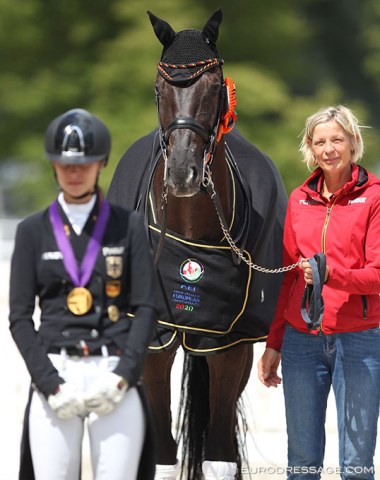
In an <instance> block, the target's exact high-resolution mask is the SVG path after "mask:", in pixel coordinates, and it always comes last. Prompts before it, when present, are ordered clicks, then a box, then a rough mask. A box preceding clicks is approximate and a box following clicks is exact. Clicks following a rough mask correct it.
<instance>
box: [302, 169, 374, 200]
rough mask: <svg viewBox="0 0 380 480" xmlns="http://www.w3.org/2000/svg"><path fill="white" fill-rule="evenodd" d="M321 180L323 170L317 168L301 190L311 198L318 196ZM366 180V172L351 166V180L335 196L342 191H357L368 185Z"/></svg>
mask: <svg viewBox="0 0 380 480" xmlns="http://www.w3.org/2000/svg"><path fill="white" fill-rule="evenodd" d="M323 178H324V177H323V170H322V169H321V168H320V167H318V168H317V169H316V170H314V172H313V173H312V174H311V175H310V177H309V178H307V179H306V180H305V182H304V183H303V184H302V185H301V190H302V191H304V192H306V193H308V194H309V195H311V196H312V197H315V196H316V195H318V196H319V195H320V193H321V189H322V183H323ZM368 179H369V178H368V172H367V170H366V169H365V168H363V167H361V166H359V165H356V164H353V165H352V169H351V179H350V180H349V181H348V182H347V183H345V184H344V185H343V187H342V188H341V189H340V190H338V192H336V194H338V193H339V192H342V191H346V192H348V191H353V190H356V189H359V188H361V187H362V186H364V185H366V184H367V183H368Z"/></svg>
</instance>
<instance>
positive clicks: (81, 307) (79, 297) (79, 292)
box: [67, 287, 92, 315]
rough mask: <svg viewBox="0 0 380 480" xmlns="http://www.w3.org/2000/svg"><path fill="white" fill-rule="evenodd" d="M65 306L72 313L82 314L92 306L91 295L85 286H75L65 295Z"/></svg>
mask: <svg viewBox="0 0 380 480" xmlns="http://www.w3.org/2000/svg"><path fill="white" fill-rule="evenodd" d="M67 307H68V309H69V310H70V312H71V313H73V314H74V315H84V314H85V313H87V312H89V311H90V308H91V307H92V295H91V292H90V291H89V290H87V288H84V287H76V288H73V290H71V292H70V293H69V294H68V295H67Z"/></svg>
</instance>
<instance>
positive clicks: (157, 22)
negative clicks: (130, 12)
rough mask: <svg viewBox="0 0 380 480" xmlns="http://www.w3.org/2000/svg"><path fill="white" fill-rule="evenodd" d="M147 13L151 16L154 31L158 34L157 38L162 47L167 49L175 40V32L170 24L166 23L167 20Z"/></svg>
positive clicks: (148, 12)
mask: <svg viewBox="0 0 380 480" xmlns="http://www.w3.org/2000/svg"><path fill="white" fill-rule="evenodd" d="M146 13H147V14H148V15H149V18H150V23H151V24H152V26H153V30H154V33H155V34H156V37H157V38H158V40H159V41H160V42H161V43H162V45H163V46H164V47H166V46H167V45H169V44H170V43H171V41H172V40H173V37H174V35H175V31H174V30H173V29H172V27H171V26H170V25H169V24H168V22H165V20H162V19H161V18H158V17H156V15H154V14H153V13H152V12H150V11H149V10H148V11H147V12H146Z"/></svg>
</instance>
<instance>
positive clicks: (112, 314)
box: [107, 305, 120, 322]
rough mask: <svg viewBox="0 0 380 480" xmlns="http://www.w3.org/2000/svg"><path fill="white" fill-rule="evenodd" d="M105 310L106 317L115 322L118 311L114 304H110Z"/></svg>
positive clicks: (118, 315)
mask: <svg viewBox="0 0 380 480" xmlns="http://www.w3.org/2000/svg"><path fill="white" fill-rule="evenodd" d="M107 312H108V318H109V319H110V320H111V322H117V321H118V320H119V318H120V311H119V309H118V308H117V306H116V305H110V306H109V307H108V308H107Z"/></svg>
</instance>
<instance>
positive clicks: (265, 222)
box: [107, 129, 287, 355]
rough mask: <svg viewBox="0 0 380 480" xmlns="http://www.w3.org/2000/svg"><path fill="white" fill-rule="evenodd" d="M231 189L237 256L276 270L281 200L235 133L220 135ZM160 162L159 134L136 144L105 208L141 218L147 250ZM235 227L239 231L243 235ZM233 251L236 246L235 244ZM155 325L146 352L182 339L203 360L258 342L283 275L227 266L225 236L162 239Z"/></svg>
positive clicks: (262, 159)
mask: <svg viewBox="0 0 380 480" xmlns="http://www.w3.org/2000/svg"><path fill="white" fill-rule="evenodd" d="M224 141H225V145H226V160H227V161H228V162H229V167H230V171H231V179H232V181H233V184H234V191H235V198H234V201H235V204H236V205H235V210H236V212H235V215H234V218H235V222H234V225H233V227H232V233H233V234H234V232H235V233H236V232H239V237H240V243H241V242H242V241H243V240H242V239H244V242H243V246H242V248H243V250H244V255H245V257H246V258H247V259H249V260H250V261H251V262H253V263H254V264H258V265H261V266H264V267H266V268H270V269H273V268H278V267H280V266H281V258H282V234H283V222H284V217H285V211H286V205H287V195H286V192H285V188H284V185H283V182H282V180H281V177H280V175H279V172H278V170H277V168H276V166H275V165H274V163H273V161H272V160H271V159H270V158H269V157H268V156H267V155H265V154H264V153H263V152H261V151H260V150H259V149H258V148H257V147H255V146H254V145H252V144H251V143H249V142H248V141H247V140H246V139H245V138H244V137H243V136H242V135H241V134H240V133H239V132H238V131H237V130H236V129H235V130H233V131H232V132H231V133H229V134H228V135H225V136H224ZM159 157H160V145H159V139H158V131H157V130H154V131H153V132H151V133H150V134H149V135H147V136H145V137H142V138H140V139H139V140H137V141H136V142H135V143H134V144H133V145H132V146H131V147H130V148H129V149H128V150H127V152H126V153H125V154H124V155H123V157H122V158H121V160H120V162H119V164H118V165H117V167H116V170H115V173H114V175H113V178H112V181H111V184H110V187H109V190H108V193H107V198H108V200H109V201H110V202H112V203H116V204H118V205H121V206H123V207H125V208H129V209H137V210H140V211H141V212H143V213H144V216H145V218H146V224H147V227H148V233H149V238H150V242H151V246H152V250H153V251H155V249H156V248H157V245H158V241H159V236H160V225H158V224H157V222H156V219H155V215H154V210H155V207H154V205H153V201H152V195H149V193H150V185H151V179H152V175H153V171H154V168H155V165H156V162H157V159H158V158H159ZM241 225H243V227H244V228H243V230H244V232H241V231H240V230H242V228H241ZM238 246H239V247H240V246H241V245H239V244H238ZM157 270H158V277H159V280H160V282H159V283H160V288H158V291H157V300H156V301H157V305H158V310H159V319H158V324H157V332H156V337H155V339H154V341H153V343H152V345H151V346H150V350H151V351H159V350H161V349H165V348H171V347H172V346H173V345H174V344H175V343H177V341H178V340H179V341H181V343H182V346H183V348H184V349H185V350H186V351H188V352H190V353H193V354H201V355H204V354H210V353H217V352H218V351H220V350H222V349H225V348H229V347H231V346H233V345H236V344H237V343H240V342H250V343H254V342H258V341H263V340H265V338H266V336H267V334H268V330H269V326H270V323H271V321H272V318H273V315H274V310H275V307H276V301H277V297H278V293H279V288H280V283H281V280H282V274H279V273H274V274H269V273H261V272H258V271H256V270H253V269H252V268H250V267H249V266H248V265H247V264H246V263H245V262H244V261H241V262H240V263H237V262H236V261H234V259H233V256H232V253H231V248H230V246H229V245H228V243H227V242H226V240H225V239H224V238H221V241H220V242H214V243H209V242H194V241H191V240H189V239H186V238H182V237H180V236H179V235H177V234H176V233H174V232H170V231H167V232H166V233H165V242H164V247H163V249H162V253H161V256H160V260H159V263H158V267H157Z"/></svg>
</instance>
